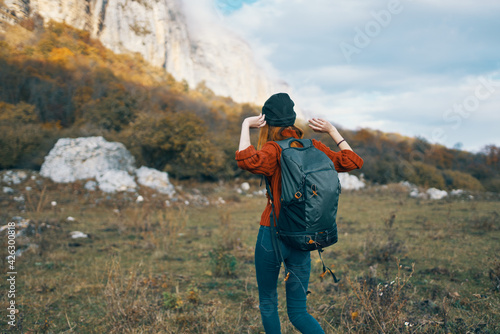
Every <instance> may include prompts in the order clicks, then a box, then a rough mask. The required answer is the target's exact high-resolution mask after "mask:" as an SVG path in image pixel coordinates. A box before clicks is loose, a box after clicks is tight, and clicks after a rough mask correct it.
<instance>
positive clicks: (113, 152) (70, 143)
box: [40, 137, 134, 183]
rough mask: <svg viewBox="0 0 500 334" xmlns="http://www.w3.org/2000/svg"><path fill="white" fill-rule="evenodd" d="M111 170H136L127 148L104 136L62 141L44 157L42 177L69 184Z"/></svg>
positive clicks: (95, 176) (96, 176) (64, 139)
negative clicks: (109, 140) (107, 139)
mask: <svg viewBox="0 0 500 334" xmlns="http://www.w3.org/2000/svg"><path fill="white" fill-rule="evenodd" d="M108 170H121V171H126V172H133V171H134V157H133V156H132V154H130V152H129V151H128V150H127V149H126V148H125V145H123V144H122V143H117V142H108V141H106V140H105V139H104V138H103V137H85V138H61V139H59V140H58V141H57V143H56V144H55V146H54V147H53V148H52V150H51V151H50V152H49V154H48V155H47V156H46V157H45V161H44V163H43V164H42V167H41V169H40V174H41V175H42V176H44V177H48V178H50V179H52V180H53V181H54V182H60V183H69V182H74V181H76V180H85V179H92V178H98V177H101V176H102V175H103V174H104V173H105V172H106V171H108Z"/></svg>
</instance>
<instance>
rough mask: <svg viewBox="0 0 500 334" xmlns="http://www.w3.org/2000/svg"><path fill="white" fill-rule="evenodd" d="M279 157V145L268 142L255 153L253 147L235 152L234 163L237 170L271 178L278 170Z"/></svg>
mask: <svg viewBox="0 0 500 334" xmlns="http://www.w3.org/2000/svg"><path fill="white" fill-rule="evenodd" d="M279 155H280V148H279V145H278V144H276V143H274V142H268V143H266V144H265V145H264V147H262V149H261V150H260V151H257V150H256V149H255V147H254V146H253V145H251V146H249V147H247V148H246V149H244V150H241V151H236V162H237V163H238V167H239V168H241V169H244V170H247V171H249V172H251V173H253V174H262V175H265V176H271V175H273V174H274V173H275V172H276V170H277V168H278V160H279Z"/></svg>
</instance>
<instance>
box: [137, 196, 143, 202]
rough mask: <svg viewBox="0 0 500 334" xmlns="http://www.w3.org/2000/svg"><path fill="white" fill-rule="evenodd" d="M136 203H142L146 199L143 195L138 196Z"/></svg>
mask: <svg viewBox="0 0 500 334" xmlns="http://www.w3.org/2000/svg"><path fill="white" fill-rule="evenodd" d="M135 202H136V203H142V202H144V197H142V196H141V195H139V196H137V199H136V200H135Z"/></svg>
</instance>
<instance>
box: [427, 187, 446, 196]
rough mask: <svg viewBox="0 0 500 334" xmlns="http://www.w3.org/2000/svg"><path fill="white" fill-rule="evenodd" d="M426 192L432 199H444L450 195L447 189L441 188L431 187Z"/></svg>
mask: <svg viewBox="0 0 500 334" xmlns="http://www.w3.org/2000/svg"><path fill="white" fill-rule="evenodd" d="M426 193H427V195H429V198H430V199H442V198H445V197H446V196H448V193H447V192H446V191H445V190H439V189H436V188H429V189H427V191H426Z"/></svg>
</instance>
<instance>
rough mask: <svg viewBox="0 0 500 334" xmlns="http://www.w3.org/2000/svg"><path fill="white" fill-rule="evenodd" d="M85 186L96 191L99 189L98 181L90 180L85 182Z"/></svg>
mask: <svg viewBox="0 0 500 334" xmlns="http://www.w3.org/2000/svg"><path fill="white" fill-rule="evenodd" d="M84 188H85V189H87V190H88V191H96V190H97V182H95V181H92V180H89V181H87V182H86V183H85V186H84Z"/></svg>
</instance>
